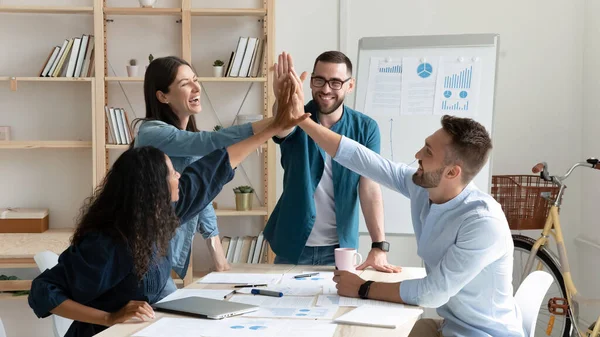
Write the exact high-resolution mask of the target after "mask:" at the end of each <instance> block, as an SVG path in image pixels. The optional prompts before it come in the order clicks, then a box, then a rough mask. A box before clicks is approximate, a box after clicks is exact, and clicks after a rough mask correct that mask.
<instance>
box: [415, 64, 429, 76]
mask: <svg viewBox="0 0 600 337" xmlns="http://www.w3.org/2000/svg"><path fill="white" fill-rule="evenodd" d="M431 73H433V67H432V66H431V64H429V63H421V64H419V66H418V67H417V74H419V77H421V78H427V77H429V76H431Z"/></svg>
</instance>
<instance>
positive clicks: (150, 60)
mask: <svg viewBox="0 0 600 337" xmlns="http://www.w3.org/2000/svg"><path fill="white" fill-rule="evenodd" d="M152 60H154V55H152V54H150V55H148V65H150V63H152ZM146 69H148V66H146Z"/></svg>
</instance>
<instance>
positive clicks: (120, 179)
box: [72, 146, 179, 280]
mask: <svg viewBox="0 0 600 337" xmlns="http://www.w3.org/2000/svg"><path fill="white" fill-rule="evenodd" d="M168 176H169V169H168V167H167V163H166V156H165V154H164V153H163V152H162V151H160V150H158V149H156V148H154V147H149V146H147V147H140V148H135V149H129V150H127V151H125V152H124V153H123V154H122V155H121V156H120V157H119V158H118V159H117V160H116V162H115V163H114V165H113V166H112V168H111V169H110V170H109V171H108V173H107V174H106V176H105V178H104V181H103V182H102V184H101V185H100V186H99V187H98V188H97V189H96V192H95V193H94V194H93V195H92V196H91V197H89V198H88V199H87V200H86V202H85V203H84V205H83V207H82V208H81V214H80V217H79V220H78V224H77V229H76V230H75V234H74V235H73V239H72V243H73V244H78V243H80V242H81V241H82V240H83V239H84V237H85V236H86V234H87V233H89V232H101V233H104V234H106V235H108V236H110V237H112V238H113V239H114V240H116V241H121V242H123V243H125V244H126V245H127V247H128V248H129V250H130V251H131V254H132V256H133V263H134V267H135V273H136V275H137V276H138V278H139V279H140V280H141V279H142V278H143V276H144V274H146V272H147V271H148V268H149V266H150V264H151V263H152V262H153V258H154V257H157V256H163V255H165V253H166V251H167V248H168V245H169V241H170V240H171V238H172V237H173V235H174V234H175V230H176V229H177V227H178V226H179V219H178V218H177V216H176V214H175V210H174V208H173V206H172V201H171V191H170V188H169V184H168V181H167V179H168Z"/></svg>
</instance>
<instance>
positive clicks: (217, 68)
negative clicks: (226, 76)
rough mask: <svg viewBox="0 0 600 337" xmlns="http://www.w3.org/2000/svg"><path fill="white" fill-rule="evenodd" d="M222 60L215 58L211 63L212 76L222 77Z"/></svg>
mask: <svg viewBox="0 0 600 337" xmlns="http://www.w3.org/2000/svg"><path fill="white" fill-rule="evenodd" d="M223 64H224V63H223V61H221V60H216V61H215V63H213V75H214V77H223Z"/></svg>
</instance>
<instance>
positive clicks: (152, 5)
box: [139, 0, 156, 8]
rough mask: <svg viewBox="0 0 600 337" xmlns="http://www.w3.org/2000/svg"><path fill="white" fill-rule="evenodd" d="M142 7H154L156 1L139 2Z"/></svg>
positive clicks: (141, 0) (140, 0)
mask: <svg viewBox="0 0 600 337" xmlns="http://www.w3.org/2000/svg"><path fill="white" fill-rule="evenodd" d="M139 2H140V6H142V7H150V8H151V7H154V4H155V3H156V0H139Z"/></svg>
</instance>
